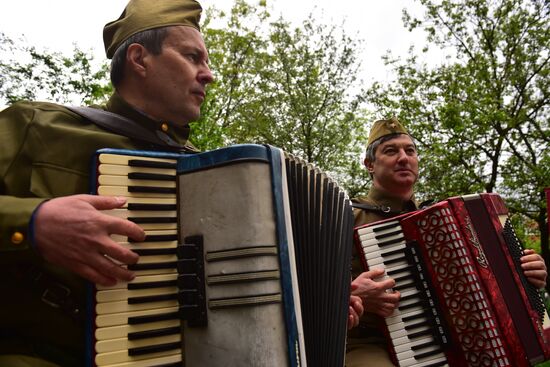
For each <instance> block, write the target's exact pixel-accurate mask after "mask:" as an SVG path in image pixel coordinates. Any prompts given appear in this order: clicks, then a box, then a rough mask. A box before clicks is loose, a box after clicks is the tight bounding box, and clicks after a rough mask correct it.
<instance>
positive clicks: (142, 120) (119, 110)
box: [105, 92, 196, 150]
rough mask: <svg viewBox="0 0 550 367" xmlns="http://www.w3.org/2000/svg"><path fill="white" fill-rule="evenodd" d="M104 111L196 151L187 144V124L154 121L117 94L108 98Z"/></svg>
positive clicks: (188, 131) (188, 130) (188, 129)
mask: <svg viewBox="0 0 550 367" xmlns="http://www.w3.org/2000/svg"><path fill="white" fill-rule="evenodd" d="M105 109H106V110H107V111H109V112H113V113H116V114H118V115H120V116H123V117H126V118H129V119H131V120H133V121H135V122H136V123H138V124H140V125H141V126H143V127H144V128H146V129H148V130H150V131H151V133H153V134H156V133H159V132H161V133H164V134H166V135H168V136H169V137H170V138H171V139H172V140H175V141H176V142H177V143H179V144H180V145H182V146H186V147H189V148H191V149H192V150H196V148H194V147H193V146H192V144H191V143H190V142H188V139H189V133H190V131H191V129H190V128H189V125H188V124H185V125H183V126H182V125H180V124H176V123H174V122H171V121H159V120H155V119H153V118H151V117H150V116H148V115H146V114H145V113H143V112H142V111H139V110H138V109H136V108H135V107H133V106H131V105H130V104H129V103H128V102H126V101H125V100H124V99H123V98H122V97H121V96H120V94H118V93H117V92H115V93H113V95H112V96H111V98H109V100H108V101H107V104H106V105H105Z"/></svg>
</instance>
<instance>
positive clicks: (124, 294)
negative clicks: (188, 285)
mask: <svg viewBox="0 0 550 367" xmlns="http://www.w3.org/2000/svg"><path fill="white" fill-rule="evenodd" d="M177 292H178V287H176V286H173V287H159V288H147V289H131V290H130V289H109V290H101V291H99V292H96V295H95V299H96V302H97V303H104V302H115V301H123V300H127V299H128V298H131V297H144V296H155V295H162V294H173V293H177Z"/></svg>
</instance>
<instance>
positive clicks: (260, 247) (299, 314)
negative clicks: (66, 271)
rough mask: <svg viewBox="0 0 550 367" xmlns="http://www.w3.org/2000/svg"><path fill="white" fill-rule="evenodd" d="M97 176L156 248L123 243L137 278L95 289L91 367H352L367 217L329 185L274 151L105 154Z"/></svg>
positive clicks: (99, 188)
mask: <svg viewBox="0 0 550 367" xmlns="http://www.w3.org/2000/svg"><path fill="white" fill-rule="evenodd" d="M93 171H94V174H93V176H94V177H93V181H94V182H93V184H94V186H95V187H96V190H95V192H94V193H96V194H98V195H108V196H123V197H126V198H127V207H125V208H123V209H116V210H111V211H109V214H111V215H116V216H119V217H123V218H127V219H128V220H131V221H133V222H135V223H137V224H138V225H140V226H141V227H142V228H143V229H144V230H145V232H146V239H145V241H143V242H139V243H133V242H131V241H129V240H128V238H126V237H117V238H115V240H116V241H117V242H119V243H120V245H121V246H125V247H127V248H130V249H132V250H133V251H135V252H136V253H137V254H139V255H140V259H139V261H138V263H137V264H135V265H129V266H128V268H129V269H131V270H134V271H135V272H136V275H137V276H136V278H135V279H134V280H133V281H131V282H128V283H119V284H117V285H116V286H114V287H101V286H93V287H91V289H90V306H91V307H89V309H91V310H92V312H91V313H90V315H89V317H88V323H89V332H88V334H87V335H88V343H87V344H88V364H89V365H97V366H136V367H139V366H188V367H193V366H306V365H309V366H343V365H344V356H345V340H346V328H347V315H348V303H349V292H350V269H349V264H350V259H351V249H352V246H353V215H352V210H351V205H350V201H349V199H348V198H347V196H346V195H345V193H344V191H343V190H342V189H340V188H339V187H338V186H337V185H336V184H335V182H334V181H333V180H331V179H330V178H329V177H328V176H327V175H326V174H324V173H322V172H321V171H320V170H319V169H317V168H315V167H314V166H312V165H310V164H307V163H306V162H304V161H302V160H300V159H298V158H296V157H294V156H292V155H289V154H287V153H285V152H284V151H282V150H280V149H278V148H274V147H270V146H261V145H237V146H232V147H228V148H223V149H219V150H215V151H211V152H205V153H199V154H174V153H158V152H144V151H128V150H112V149H108V150H101V151H99V152H98V153H97V157H96V163H95V165H94V168H93Z"/></svg>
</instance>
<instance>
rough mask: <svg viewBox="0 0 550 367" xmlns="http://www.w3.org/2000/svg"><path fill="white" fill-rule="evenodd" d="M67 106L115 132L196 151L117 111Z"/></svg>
mask: <svg viewBox="0 0 550 367" xmlns="http://www.w3.org/2000/svg"><path fill="white" fill-rule="evenodd" d="M66 108H67V109H69V110H71V111H73V112H74V113H76V114H78V115H80V116H82V117H84V118H86V119H88V120H90V121H92V122H93V123H95V124H96V125H98V126H100V127H102V128H104V129H105V130H108V131H111V132H113V133H115V134H118V135H123V136H126V137H128V138H131V139H134V140H138V141H140V142H144V143H149V144H153V145H154V146H157V147H161V148H163V149H169V150H175V151H189V152H196V150H193V149H192V148H191V147H188V146H184V145H180V144H178V143H177V142H176V141H174V140H173V139H172V138H170V137H169V136H168V135H166V134H165V133H163V132H161V131H155V133H156V134H153V133H152V132H151V131H150V130H147V129H145V128H144V127H143V126H141V125H139V124H137V123H136V122H135V121H132V120H130V119H128V118H126V117H123V116H120V115H117V114H116V113H112V112H109V111H105V110H101V109H97V108H91V107H73V106H70V107H69V106H66Z"/></svg>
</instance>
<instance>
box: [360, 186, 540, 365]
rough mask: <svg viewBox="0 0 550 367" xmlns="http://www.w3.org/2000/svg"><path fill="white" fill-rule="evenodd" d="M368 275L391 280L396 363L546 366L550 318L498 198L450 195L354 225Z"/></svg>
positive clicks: (390, 326) (390, 329) (390, 325)
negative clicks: (375, 272)
mask: <svg viewBox="0 0 550 367" xmlns="http://www.w3.org/2000/svg"><path fill="white" fill-rule="evenodd" d="M354 233H355V244H356V248H357V250H358V253H359V256H360V258H361V261H362V263H363V266H364V268H365V269H369V268H375V267H381V268H383V269H385V277H392V278H394V279H395V287H394V289H397V290H399V292H400V293H401V301H400V303H399V306H398V307H397V308H396V310H395V311H394V313H393V314H392V315H391V316H389V317H387V318H386V319H385V328H386V334H387V336H388V341H389V344H390V354H391V357H392V359H393V360H394V362H396V363H397V364H398V365H399V366H443V365H449V366H531V365H534V364H536V363H539V362H542V361H544V360H547V359H548V358H549V356H550V354H549V352H550V345H549V341H548V340H547V337H548V336H547V333H548V327H549V325H548V324H549V323H548V315H547V313H546V309H545V306H544V303H543V301H542V298H541V296H540V294H539V293H538V290H537V289H535V288H534V287H533V286H532V285H531V284H530V283H529V282H528V281H527V279H526V277H525V276H524V274H523V271H522V270H521V267H520V260H519V259H520V257H521V256H522V254H523V249H522V246H521V244H520V242H519V240H518V238H517V237H516V235H515V232H514V230H513V229H512V227H511V225H510V221H509V218H508V211H507V209H506V206H505V204H504V202H503V200H502V198H501V197H500V196H498V195H497V194H478V195H467V196H462V197H453V198H450V199H448V200H445V201H442V202H440V203H437V204H435V205H433V206H431V207H429V208H426V209H423V210H418V211H415V212H411V213H407V214H403V215H400V216H397V217H394V218H392V219H387V220H383V221H378V222H375V223H371V224H368V225H363V226H358V227H356V228H355V230H354Z"/></svg>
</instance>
